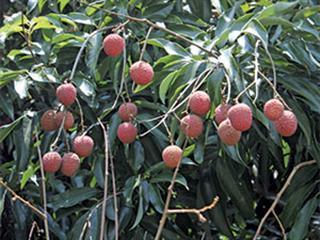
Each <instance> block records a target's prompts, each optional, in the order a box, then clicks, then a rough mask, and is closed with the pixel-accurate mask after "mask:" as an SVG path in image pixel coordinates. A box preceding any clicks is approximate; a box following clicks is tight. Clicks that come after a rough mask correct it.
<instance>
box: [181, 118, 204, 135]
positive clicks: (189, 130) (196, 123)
mask: <svg viewBox="0 0 320 240" xmlns="http://www.w3.org/2000/svg"><path fill="white" fill-rule="evenodd" d="M180 128H181V130H182V132H183V133H184V134H185V135H186V136H187V137H191V138H197V137H199V136H200V135H201V133H202V130H203V123H202V119H201V118H200V117H198V116H197V115H194V114H188V115H187V116H185V117H183V118H182V119H181V122H180Z"/></svg>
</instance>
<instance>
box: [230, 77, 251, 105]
mask: <svg viewBox="0 0 320 240" xmlns="http://www.w3.org/2000/svg"><path fill="white" fill-rule="evenodd" d="M254 84H256V82H255V81H252V82H251V83H250V84H249V85H248V86H246V87H245V89H243V90H242V91H241V92H240V93H239V94H238V96H236V97H235V98H234V101H235V102H236V103H239V98H240V97H241V96H242V95H243V94H244V93H246V92H247V91H248V90H249V89H250V88H251V87H252V86H253V85H254Z"/></svg>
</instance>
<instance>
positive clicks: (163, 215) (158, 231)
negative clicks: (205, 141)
mask: <svg viewBox="0 0 320 240" xmlns="http://www.w3.org/2000/svg"><path fill="white" fill-rule="evenodd" d="M187 143H188V140H185V142H184V144H183V148H182V152H184V150H185V148H186V146H187ZM181 162H182V160H181V161H179V162H178V165H177V167H176V169H175V170H174V173H173V176H172V179H171V183H170V185H169V187H168V194H167V198H166V202H165V205H164V209H163V213H162V217H161V219H160V222H159V227H158V230H157V234H156V236H155V238H154V240H159V239H160V237H161V233H162V230H163V228H164V225H165V223H166V220H167V217H168V209H169V205H170V201H171V198H172V193H173V187H174V184H175V181H176V178H177V176H178V172H179V168H180V165H181Z"/></svg>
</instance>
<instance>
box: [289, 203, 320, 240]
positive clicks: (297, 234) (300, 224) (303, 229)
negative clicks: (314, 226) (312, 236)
mask: <svg viewBox="0 0 320 240" xmlns="http://www.w3.org/2000/svg"><path fill="white" fill-rule="evenodd" d="M319 204H320V201H319V199H318V198H312V199H311V200H309V201H308V202H307V203H306V204H305V205H304V206H303V208H302V209H301V210H300V212H299V213H298V216H297V220H296V222H295V224H294V225H293V226H292V229H291V231H290V232H289V234H288V238H289V239H292V240H302V239H305V237H306V236H307V234H308V232H309V231H308V227H309V223H310V220H311V217H312V215H313V213H314V212H315V210H316V209H317V206H319Z"/></svg>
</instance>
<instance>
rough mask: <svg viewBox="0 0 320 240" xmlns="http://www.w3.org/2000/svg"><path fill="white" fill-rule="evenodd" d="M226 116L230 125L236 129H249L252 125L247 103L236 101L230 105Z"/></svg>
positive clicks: (242, 130)
mask: <svg viewBox="0 0 320 240" xmlns="http://www.w3.org/2000/svg"><path fill="white" fill-rule="evenodd" d="M228 118H229V119H230V122H231V125H232V126H233V127H234V128H235V129H236V130H238V131H241V132H244V131H247V130H249V128H250V127H251V125H252V112H251V109H250V107H249V106H248V105H246V104H244V103H238V104H236V105H234V106H232V107H231V108H230V109H229V111H228Z"/></svg>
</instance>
